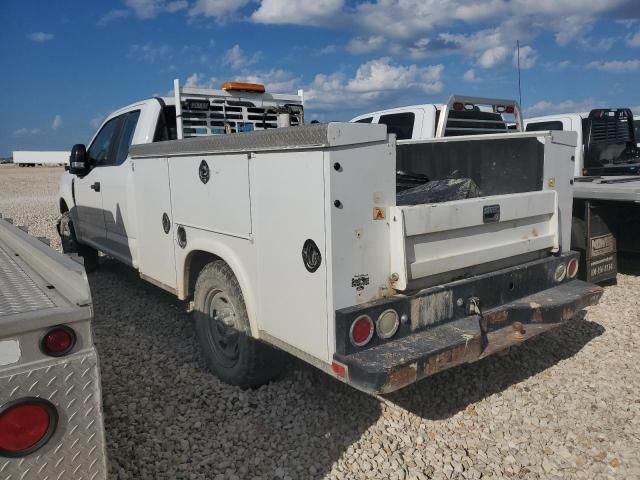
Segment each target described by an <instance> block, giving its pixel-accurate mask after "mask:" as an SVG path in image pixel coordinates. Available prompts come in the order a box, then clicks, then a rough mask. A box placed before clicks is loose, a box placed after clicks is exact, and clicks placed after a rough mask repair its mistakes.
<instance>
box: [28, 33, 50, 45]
mask: <svg viewBox="0 0 640 480" xmlns="http://www.w3.org/2000/svg"><path fill="white" fill-rule="evenodd" d="M27 38H28V39H29V40H31V41H32V42H37V43H44V42H48V41H49V40H53V38H54V35H53V34H52V33H45V32H33V33H30V34H28V35H27Z"/></svg>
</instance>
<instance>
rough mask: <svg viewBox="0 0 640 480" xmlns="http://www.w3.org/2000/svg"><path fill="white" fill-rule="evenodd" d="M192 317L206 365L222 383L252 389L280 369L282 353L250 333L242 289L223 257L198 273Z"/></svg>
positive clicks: (266, 380) (275, 374)
mask: <svg viewBox="0 0 640 480" xmlns="http://www.w3.org/2000/svg"><path fill="white" fill-rule="evenodd" d="M194 317H195V325H196V330H197V333H198V339H199V341H200V346H201V348H202V350H203V353H204V356H205V358H206V361H207V364H208V366H209V368H210V369H211V371H213V372H214V373H215V374H216V375H217V376H218V377H220V379H221V380H223V381H224V382H226V383H229V384H231V385H237V386H239V387H242V388H253V387H258V386H260V385H263V384H265V383H268V382H269V381H270V380H272V379H274V378H275V377H276V376H277V375H278V374H279V373H280V372H281V370H282V366H283V363H284V362H283V361H284V355H285V354H284V353H283V352H281V351H279V350H276V349H275V348H273V347H270V346H269V345H266V344H265V343H262V342H260V341H258V340H256V339H254V338H253V337H252V336H251V330H250V327H249V317H248V315H247V310H246V307H245V304H244V298H243V296H242V291H241V290H240V286H239V284H238V281H237V279H236V277H235V276H234V274H233V272H232V271H231V269H230V268H229V266H228V265H227V264H226V263H225V262H223V261H222V260H217V261H215V262H211V263H209V264H208V265H206V266H205V267H204V268H203V269H202V271H201V272H200V275H198V280H197V282H196V288H195V295H194Z"/></svg>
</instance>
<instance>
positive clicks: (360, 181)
mask: <svg viewBox="0 0 640 480" xmlns="http://www.w3.org/2000/svg"><path fill="white" fill-rule="evenodd" d="M216 98H217V97H216V94H212V96H211V98H209V99H207V100H206V102H205V103H201V104H200V107H201V111H202V112H207V114H208V115H210V112H211V109H212V108H216V107H217V104H216ZM259 98H260V97H257V98H256V100H255V101H258V99H259ZM246 101H247V100H246V99H243V100H242V102H246ZM286 101H288V102H290V101H291V100H290V99H287V100H286ZM200 102H203V100H200ZM281 107H282V108H283V109H285V107H286V108H287V109H290V108H291V107H290V106H286V105H282V106H281ZM205 108H207V110H205ZM248 108H256V107H248ZM278 108H280V106H279V107H278ZM132 111H135V109H134V110H132V108H131V107H127V109H125V110H122V111H119V112H116V113H115V114H114V115H113V116H112V118H121V120H120V122H121V127H120V128H121V130H122V131H123V132H125V133H126V132H128V131H129V130H128V129H127V125H128V119H129V116H131V115H132V113H131V112H132ZM214 112H215V110H214ZM243 113H244V112H243ZM256 121H257V122H260V121H261V120H260V119H256ZM279 123H280V122H279ZM297 123H301V122H297ZM105 125H109V120H108V121H107V123H106V124H105ZM142 125H145V124H142ZM132 128H133V127H132ZM134 130H135V131H132V132H131V133H130V134H129V135H122V134H121V135H120V137H118V138H119V139H120V140H119V141H118V142H116V144H118V143H119V144H122V145H127V146H128V143H127V142H125V143H122V141H123V140H122V139H128V138H130V137H131V138H134V139H138V138H141V139H143V138H144V137H138V135H139V134H140V135H145V134H150V133H151V132H150V130H146V131H145V130H142V131H141V132H140V133H139V132H138V128H135V129H134ZM100 136H101V134H100V133H99V134H98V136H97V137H96V139H100ZM148 138H149V139H151V138H154V137H148ZM96 142H97V140H94V144H92V145H91V146H90V147H89V150H88V154H87V153H85V152H84V151H83V148H82V147H78V146H76V147H74V153H73V154H72V159H71V168H70V172H69V173H68V174H66V176H67V177H71V178H70V179H65V180H64V181H63V187H64V185H66V183H64V182H70V183H71V184H72V185H74V186H75V184H76V183H77V182H84V184H85V185H86V187H87V188H89V189H90V187H91V186H94V188H93V192H88V191H87V194H88V193H96V192H95V190H96V186H95V182H96V181H99V184H98V187H101V184H102V180H101V179H103V178H104V179H108V178H109V176H108V174H104V173H103V174H102V176H101V177H99V178H100V179H99V180H98V179H96V177H94V178H93V179H92V178H91V177H92V175H93V174H94V172H95V171H96V170H99V169H100V166H99V164H98V165H95V163H94V162H95V159H96V158H98V159H100V158H102V157H101V156H98V157H96V156H95V155H94V154H93V153H92V150H93V151H95V149H94V145H95V144H96ZM133 143H137V144H134V145H132V147H131V149H130V150H129V149H128V148H127V149H126V151H125V150H123V151H122V155H123V156H125V155H128V156H126V158H125V160H124V161H123V163H122V165H123V166H125V168H124V169H120V170H118V169H116V168H114V169H113V170H112V172H113V173H112V174H113V175H116V174H117V173H118V172H121V173H120V175H121V176H122V177H120V178H119V179H118V185H119V188H120V190H116V189H115V188H114V189H113V193H111V194H110V197H109V199H108V200H105V197H104V196H103V200H102V202H103V203H102V208H100V206H99V204H97V203H94V204H92V205H90V206H89V205H86V204H85V203H83V202H84V200H83V199H84V198H88V196H84V197H79V196H78V189H77V188H75V190H76V194H75V199H74V198H72V199H71V201H72V202H73V203H71V204H66V205H67V207H68V208H69V210H68V211H66V212H65V215H64V216H63V221H62V222H61V228H60V230H61V233H62V234H63V238H64V236H65V234H66V233H68V232H76V234H73V235H70V236H69V235H67V240H71V241H69V242H67V243H68V244H69V245H71V244H73V243H75V244H77V245H78V246H84V247H86V245H90V246H92V247H93V248H96V249H99V250H101V251H104V252H107V253H109V254H111V255H113V256H114V257H116V258H119V259H122V260H123V261H125V262H127V263H129V264H131V265H133V266H134V267H135V268H137V269H138V271H139V272H140V275H141V277H142V278H144V279H146V280H148V281H150V282H152V283H154V284H155V285H157V286H159V287H161V288H164V289H165V290H167V291H169V292H172V293H174V294H175V295H176V296H177V297H178V298H180V299H192V300H193V306H194V315H195V322H196V328H197V330H198V334H199V335H198V337H199V340H200V342H201V345H202V347H203V351H204V354H205V355H206V358H207V360H208V363H209V366H210V367H211V368H212V370H213V371H215V372H216V373H217V374H218V375H219V376H220V377H221V378H222V379H224V380H225V381H227V382H230V383H233V384H236V385H241V386H256V385H259V384H261V383H264V382H265V381H267V380H269V379H271V378H273V376H274V375H276V374H277V372H278V370H279V367H280V365H281V363H282V359H283V358H284V357H283V356H282V352H280V351H279V350H277V349H274V348H273V347H274V346H275V347H278V349H280V350H284V351H286V352H289V353H290V354H293V355H296V356H298V357H300V358H302V359H304V360H305V361H307V362H309V363H311V364H313V365H315V366H317V367H319V368H321V369H323V370H324V371H326V372H328V373H330V374H331V375H334V376H335V377H337V378H339V379H341V380H343V381H345V382H348V383H350V384H352V385H354V386H356V387H357V388H360V389H362V390H364V391H368V392H389V391H392V390H395V389H397V388H401V387H403V386H405V385H408V384H410V383H412V382H415V381H416V380H418V379H420V378H423V377H425V376H428V375H431V374H434V373H436V372H438V371H441V370H443V369H446V368H449V367H452V366H454V365H457V364H460V363H464V362H472V361H475V360H477V359H479V358H482V357H484V356H486V355H490V354H492V353H494V352H495V351H498V350H501V349H504V348H508V347H509V346H510V345H513V344H517V343H519V342H521V341H523V340H526V339H528V338H530V337H532V336H535V335H537V334H539V333H541V332H543V331H546V330H548V329H550V328H555V327H557V326H559V325H560V324H561V323H562V322H563V321H565V320H568V319H570V318H571V317H572V316H573V315H574V314H575V313H576V312H577V311H578V310H580V309H581V308H583V307H584V306H586V305H590V304H593V303H594V302H596V301H597V299H598V298H599V296H600V295H601V290H600V289H599V288H598V287H594V286H592V285H590V284H587V283H585V282H581V281H578V280H575V276H576V274H577V254H575V253H574V252H570V251H569V236H570V221H569V219H570V208H571V185H570V178H571V173H572V168H573V167H572V163H571V160H570V158H571V154H572V152H573V149H574V148H575V135H574V134H571V133H564V132H556V133H554V134H551V133H549V132H545V133H542V134H538V133H530V134H526V133H522V134H513V133H509V134H508V133H504V134H502V135H476V136H473V137H459V136H458V137H453V138H439V139H434V140H422V141H409V142H406V143H404V144H403V145H396V141H395V135H388V134H387V132H386V127H385V126H383V125H366V124H355V123H346V124H340V123H331V124H317V125H311V126H292V127H289V128H278V129H273V130H271V129H266V130H262V131H253V132H249V133H237V134H227V135H212V136H200V137H198V138H189V139H184V140H176V141H167V142H144V141H138V142H133ZM97 144H98V145H100V144H101V142H97ZM108 150H109V151H113V148H109V149H108ZM115 151H116V155H118V154H119V153H118V152H119V150H118V149H116V150H115ZM398 162H403V163H404V164H406V165H407V167H408V168H409V167H410V168H412V169H416V170H420V169H423V170H424V171H422V170H421V173H426V174H427V175H428V176H429V177H430V179H431V180H433V181H434V182H436V184H437V186H438V191H439V192H440V191H442V190H444V191H448V188H449V187H450V186H451V185H450V183H451V182H450V176H449V175H450V174H451V172H452V169H455V170H456V171H457V172H458V173H459V174H461V175H462V176H463V177H465V178H466V180H465V181H466V182H467V183H468V184H471V183H473V184H475V186H476V188H475V190H474V192H475V194H474V195H466V194H465V195H463V196H460V197H459V198H456V199H452V198H451V197H450V196H448V195H445V198H441V199H439V200H437V199H433V198H432V199H431V200H422V201H415V202H412V201H410V199H409V198H408V197H407V195H408V194H407V192H410V193H411V194H413V193H415V194H416V195H417V196H418V197H420V198H422V197H421V195H422V194H423V193H424V192H422V191H421V190H420V188H422V186H420V185H418V187H419V188H418V190H417V191H414V190H412V189H407V190H406V191H403V192H400V193H401V194H402V195H404V196H403V197H402V200H401V201H398V199H400V198H401V197H400V196H397V194H398V193H399V192H398V191H397V188H396V170H397V163H398ZM432 167H434V168H432ZM98 173H99V174H100V172H98ZM123 178H126V181H124V180H123ZM113 183H114V184H115V181H114V182H113ZM454 183H455V182H454ZM105 184H106V185H108V184H107V183H106V181H105ZM431 185H433V184H432V183H430V184H429V185H426V187H430V186H431ZM99 190H100V191H106V189H104V188H99ZM63 192H64V190H63ZM458 193H459V192H458ZM94 198H95V197H94ZM90 213H91V214H95V215H97V216H98V218H99V214H102V215H103V216H104V217H103V218H104V220H105V222H106V224H107V229H106V235H102V236H100V232H99V231H97V230H95V229H94V232H95V233H94V236H93V237H92V236H91V229H90V228H89V227H88V226H87V225H83V222H85V221H86V219H87V218H89V217H88V214H90ZM83 215H84V216H83ZM65 218H66V220H65ZM123 218H126V219H127V220H126V222H129V223H127V224H126V228H124V229H123V230H121V231H120V232H116V233H112V231H114V230H115V228H116V227H117V226H118V225H124V224H125V223H124V222H123V221H122V219H123ZM110 222H112V223H110ZM112 224H113V225H114V226H111V225H112ZM65 226H66V229H65ZM119 237H120V238H119ZM114 241H116V242H117V243H118V245H117V246H116V245H114V244H113V242H114ZM71 246H73V245H71ZM118 249H121V250H119V251H118ZM111 252H115V254H114V253H111Z"/></svg>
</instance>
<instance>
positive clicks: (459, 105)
mask: <svg viewBox="0 0 640 480" xmlns="http://www.w3.org/2000/svg"><path fill="white" fill-rule="evenodd" d="M453 109H454V110H464V104H463V103H460V102H454V104H453Z"/></svg>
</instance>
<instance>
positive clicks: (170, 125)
mask: <svg viewBox="0 0 640 480" xmlns="http://www.w3.org/2000/svg"><path fill="white" fill-rule="evenodd" d="M177 138H178V129H177V127H176V107H174V106H173V105H167V106H166V107H164V108H163V109H162V112H161V115H159V116H158V123H157V125H156V131H155V133H154V135H153V141H154V142H164V141H166V140H175V139H177Z"/></svg>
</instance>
